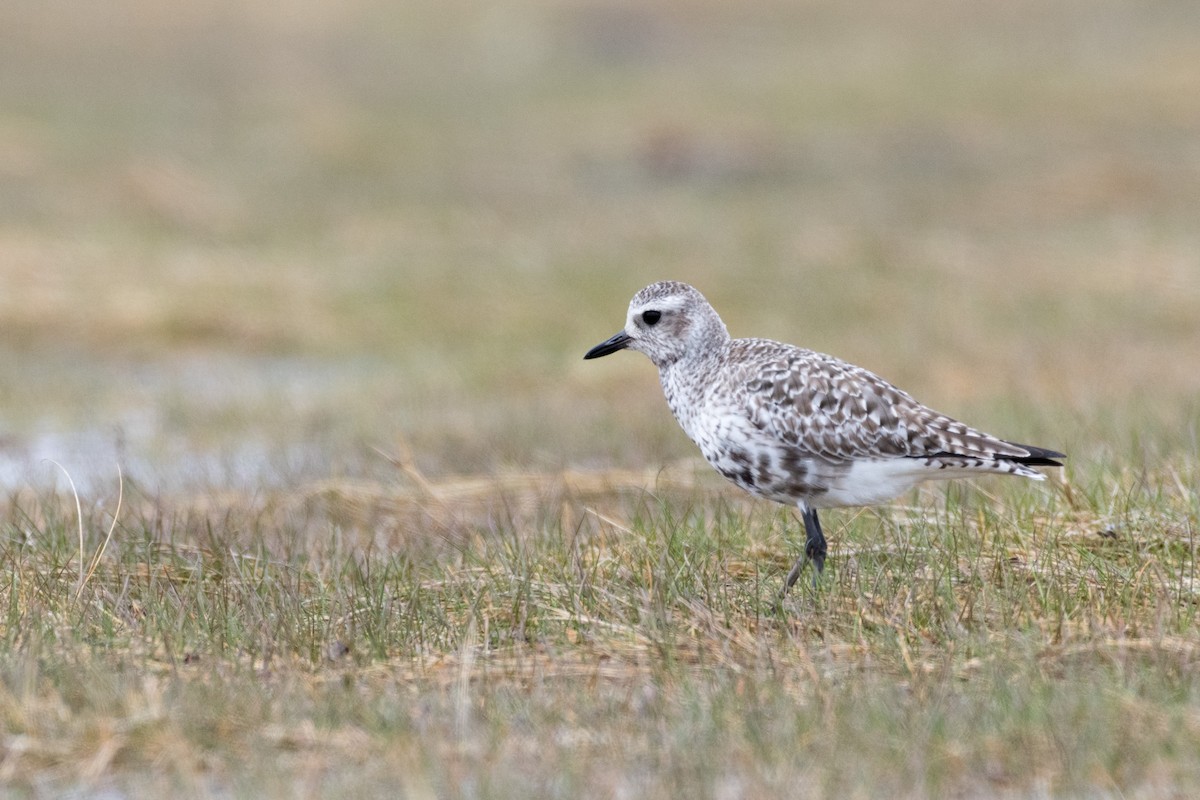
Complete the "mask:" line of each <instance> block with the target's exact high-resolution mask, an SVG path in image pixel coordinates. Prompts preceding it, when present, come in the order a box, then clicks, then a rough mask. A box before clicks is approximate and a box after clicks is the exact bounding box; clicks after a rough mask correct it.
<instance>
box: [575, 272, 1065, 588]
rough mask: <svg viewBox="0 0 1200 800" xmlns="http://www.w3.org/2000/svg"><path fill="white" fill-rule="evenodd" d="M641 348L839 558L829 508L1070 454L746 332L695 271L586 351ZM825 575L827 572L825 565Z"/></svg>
mask: <svg viewBox="0 0 1200 800" xmlns="http://www.w3.org/2000/svg"><path fill="white" fill-rule="evenodd" d="M624 349H630V350H637V351H640V352H642V353H645V354H646V355H647V356H649V358H650V360H651V361H652V362H654V366H656V367H658V376H659V379H660V380H661V382H662V387H663V392H664V394H665V395H666V398H667V405H669V406H670V407H671V412H672V413H673V414H674V415H675V419H676V420H678V421H679V424H680V426H681V427H682V428H683V430H684V432H685V433H686V434H687V435H688V437H689V438H691V440H692V441H693V442H695V443H696V444H697V445H699V447H700V452H701V453H703V454H704V458H705V459H707V460H708V463H710V464H712V465H713V467H715V468H716V470H717V471H718V472H720V473H721V474H722V475H724V476H725V477H726V478H728V479H729V480H730V481H732V482H733V483H735V484H737V485H738V486H740V487H742V488H743V489H745V490H746V491H748V492H750V493H751V494H754V495H757V496H759V497H765V498H766V499H768V500H774V501H776V502H778V503H784V504H786V505H791V506H796V507H798V508H799V509H800V514H801V516H802V518H803V519H804V530H805V534H806V537H807V540H806V542H805V545H804V551H803V552H802V553H801V554H800V556H799V557H798V558H797V559H796V562H795V565H794V566H793V567H792V569H791V571H790V572H789V573H788V576H787V580H786V582H785V584H784V587H783V591H784V592H787V590H788V589H790V588H791V586H792V584H794V583H795V582H796V579H797V578H798V577H799V576H800V572H801V570H803V568H804V565H805V563H806V561H807V560H808V559H812V561H813V563H814V564H815V565H816V569H817V573H818V574H819V573H820V572H822V571H824V568H825V553H826V544H825V535H824V533H823V532H822V531H821V523H820V520H818V519H817V509H820V508H837V507H842V506H865V505H874V504H876V503H882V502H885V501H887V500H890V499H892V498H894V497H896V496H897V495H899V494H902V493H903V492H905V491H907V490H908V489H910V488H912V487H913V486H915V485H917V484H918V483H921V482H922V481H925V480H930V479H950V478H964V477H969V476H972V475H979V474H983V473H1000V474H1004V475H1021V476H1023V477H1026V478H1033V479H1034V480H1043V479H1044V476H1043V475H1042V474H1041V473H1039V472H1038V471H1037V470H1035V469H1033V467H1061V466H1062V464H1061V463H1060V462H1059V461H1057V460H1056V459H1060V458H1065V456H1064V455H1063V454H1062V453H1057V452H1055V451H1053V450H1047V449H1045V448H1042V447H1033V446H1031V445H1027V444H1016V443H1014V442H1009V441H1005V440H1003V439H998V438H996V437H995V436H991V435H989V434H986V433H983V432H982V431H978V430H976V429H974V428H971V427H969V426H967V425H964V424H963V423H961V422H959V421H957V420H954V419H951V418H950V417H948V416H946V415H945V414H941V413H939V412H937V411H934V410H933V409H931V408H929V407H928V406H924V405H921V404H920V403H918V402H917V401H916V400H914V399H913V398H912V396H911V395H909V394H908V393H907V392H904V391H901V390H900V389H898V388H896V387H895V386H893V385H892V384H890V383H888V382H887V381H885V380H884V379H883V378H880V377H879V376H878V375H876V374H874V373H873V372H870V371H869V370H866V369H863V368H862V367H856V366H854V365H853V364H848V363H846V362H845V361H842V360H841V359H838V358H834V357H833V356H828V355H824V354H823V353H816V352H813V351H812V350H805V349H803V348H800V347H796V346H794V345H790V344H784V343H782V342H776V341H772V340H770V339H733V338H731V337H730V336H729V331H728V330H727V329H726V328H725V323H724V322H722V321H721V318H720V317H719V316H718V315H717V312H716V311H715V310H713V307H712V306H711V305H709V303H708V301H707V300H705V299H704V295H702V294H700V292H698V291H697V290H696V289H694V288H692V287H691V286H688V285H687V284H686V283H678V282H676V281H662V282H659V283H653V284H651V285H649V286H647V287H646V288H645V289H642V290H641V291H640V292H638V293H637V294H636V295H634V296H633V300H632V301H631V302H630V303H629V313H628V315H627V316H626V320H625V329H624V330H622V331H621V332H620V333H618V334H617V335H615V336H613V337H612V338H610V339H608V340H607V341H604V342H601V343H600V344H598V345H596V346H595V347H593V348H592V349H591V350H589V351H588V352H587V354H586V355H585V356H584V358H585V359H587V358H599V357H601V356H606V355H609V354H610V353H615V352H616V351H618V350H624ZM814 578H815V576H814Z"/></svg>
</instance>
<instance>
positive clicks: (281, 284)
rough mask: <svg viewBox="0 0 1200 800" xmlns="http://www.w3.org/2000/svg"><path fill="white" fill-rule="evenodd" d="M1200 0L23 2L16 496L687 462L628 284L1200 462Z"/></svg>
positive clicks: (980, 405) (0, 21)
mask: <svg viewBox="0 0 1200 800" xmlns="http://www.w3.org/2000/svg"><path fill="white" fill-rule="evenodd" d="M1198 53H1200V4H1197V3H1195V2H1194V0H1162V1H1161V2H1141V1H1139V2H1134V1H1133V0H1128V1H1126V2H1118V1H1117V0H1087V2H1083V1H1082V0H1081V1H1080V2H1059V3H1052V4H1046V3H1039V2H1025V1H1024V0H1016V1H1015V2H1006V3H989V4H963V3H959V2H951V0H913V1H912V2H905V3H899V4H898V3H893V2H877V3H867V4H845V3H838V2H833V1H832V0H809V1H808V2H784V1H783V0H753V2H739V3H728V2H718V1H717V0H687V1H686V2H685V1H684V0H665V1H664V2H654V3H646V2H587V1H582V2H553V1H552V0H496V1H494V2H467V1H466V0H449V1H447V0H440V1H439V2H408V3H389V2H383V0H350V1H349V2H342V3H331V2H320V1H319V0H293V2H289V3H274V2H259V0H239V1H238V2H233V0H191V2H188V3H154V2H148V1H147V0H111V1H110V2H105V3H76V2H65V1H62V0H7V2H5V3H3V4H2V5H0V487H3V488H5V489H7V490H9V491H12V490H14V489H17V488H19V487H22V486H28V485H35V486H37V485H51V484H55V482H58V484H59V485H62V480H63V479H62V477H61V476H60V475H58V474H57V473H56V470H55V468H54V467H52V466H51V465H50V464H49V463H48V462H47V461H46V459H54V460H56V461H58V462H60V463H62V464H63V466H64V467H65V468H67V469H68V470H69V471H70V472H71V474H72V476H73V477H74V478H75V481H76V482H77V483H78V484H79V485H80V487H81V488H82V489H84V490H85V491H103V492H113V491H115V485H116V474H115V472H116V470H115V464H116V463H117V462H119V463H120V464H121V465H122V467H123V469H124V470H125V473H126V476H127V477H130V478H132V480H133V481H134V482H135V483H136V484H137V485H140V486H141V487H143V488H145V489H146V490H148V491H151V492H161V493H170V492H206V491H213V490H223V489H244V490H250V491H254V490H258V489H262V488H270V487H280V488H282V487H288V486H292V485H297V484H303V483H306V482H314V481H325V480H331V479H335V480H336V479H346V480H356V479H378V480H392V479H395V476H396V469H395V467H394V466H393V465H392V463H391V462H389V460H388V459H387V458H385V457H384V456H383V455H381V454H380V452H378V451H382V452H383V453H386V454H391V455H397V454H403V453H409V454H411V457H412V459H413V462H414V463H415V464H416V465H417V466H418V467H419V469H420V470H421V471H422V472H424V473H425V474H426V475H429V476H432V477H437V476H441V475H453V474H491V473H497V472H502V471H505V470H556V469H560V468H563V467H566V466H575V467H583V468H593V467H594V468H600V467H608V466H616V465H620V466H631V467H637V466H651V467H652V466H654V465H656V464H660V463H663V462H666V461H670V460H673V459H677V458H680V457H688V456H691V455H693V454H694V451H693V449H692V445H691V444H690V443H689V442H688V441H687V440H686V438H685V437H684V436H683V434H682V433H680V432H679V431H678V429H677V427H676V425H675V423H674V422H673V421H672V420H671V419H670V416H669V413H668V412H667V410H666V406H665V403H664V402H663V400H662V397H661V393H660V391H659V389H658V386H657V379H656V375H655V373H654V370H653V368H652V367H651V366H650V364H649V363H648V362H646V361H645V360H644V359H642V358H641V357H640V356H635V355H618V356H616V357H613V358H610V359H605V360H604V361H602V362H588V363H585V362H583V361H582V360H581V357H582V355H583V353H584V352H585V351H586V350H587V349H588V348H589V347H590V346H591V345H593V344H595V343H597V342H599V341H601V340H602V339H604V338H606V337H608V336H609V335H611V334H612V333H614V332H615V331H616V330H617V329H618V328H619V327H620V326H621V325H622V324H623V320H624V314H625V308H626V304H627V303H628V300H629V298H630V296H631V295H632V294H633V293H634V292H635V291H636V290H637V289H639V288H640V287H642V286H643V285H645V284H647V283H650V282H652V281H654V280H658V279H662V278H674V279H679V280H685V281H688V282H690V283H693V284H695V285H696V286H697V287H698V288H700V289H701V290H702V291H703V292H705V294H706V295H707V296H708V297H709V299H710V300H711V301H712V302H713V304H714V305H715V306H716V307H717V309H718V310H719V311H720V312H721V313H722V315H723V316H724V318H725V321H726V323H727V324H728V325H729V327H730V329H731V331H732V332H733V334H734V335H742V336H746V335H759V336H768V337H772V338H777V339H783V340H786V341H790V342H794V343H797V344H801V345H804V346H808V347H811V348H813V349H817V350H821V351H825V352H832V353H835V354H837V355H839V356H841V357H843V358H846V359H848V360H850V361H853V362H856V363H859V364H862V365H864V366H867V367H869V368H872V369H874V370H875V371H877V372H879V373H881V374H883V375H884V376H885V377H887V378H889V379H891V380H893V381H894V382H897V383H899V384H900V385H901V386H903V387H905V388H907V389H909V390H910V391H911V392H912V393H913V394H915V395H916V396H917V397H918V399H921V400H923V401H925V402H927V403H929V404H931V405H933V406H935V407H936V408H939V409H940V410H944V411H945V412H947V413H950V414H952V415H954V416H958V417H961V418H964V419H966V420H968V421H970V422H972V423H974V424H976V425H978V426H980V427H983V428H985V429H988V430H992V431H994V432H996V433H998V434H1002V435H1005V436H1008V437H1010V438H1013V439H1017V440H1029V441H1033V442H1036V443H1038V444H1041V445H1045V446H1049V447H1054V448H1059V449H1065V450H1067V451H1068V452H1070V453H1071V454H1072V457H1073V462H1072V463H1073V465H1074V466H1073V468H1074V469H1078V470H1082V469H1087V468H1088V465H1089V464H1106V463H1108V464H1113V463H1122V464H1137V463H1140V462H1142V461H1145V460H1146V459H1148V458H1154V457H1158V456H1161V455H1163V454H1169V453H1171V452H1173V451H1182V452H1187V453H1190V454H1192V455H1193V456H1194V454H1195V453H1196V452H1197V450H1198V448H1197V444H1196V439H1197V418H1198V417H1200V401H1198V400H1197V398H1198V396H1200V224H1198V222H1200V57H1198V56H1197V54H1198Z"/></svg>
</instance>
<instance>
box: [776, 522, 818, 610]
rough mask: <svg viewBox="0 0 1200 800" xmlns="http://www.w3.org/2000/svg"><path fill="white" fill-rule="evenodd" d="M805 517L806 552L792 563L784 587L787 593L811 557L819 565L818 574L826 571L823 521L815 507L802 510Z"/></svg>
mask: <svg viewBox="0 0 1200 800" xmlns="http://www.w3.org/2000/svg"><path fill="white" fill-rule="evenodd" d="M801 516H802V517H803V518H804V532H805V533H806V534H807V536H808V538H807V539H806V541H805V542H804V552H803V553H801V554H800V557H799V558H797V559H796V563H795V564H793V565H792V571H791V572H789V573H788V576H787V583H786V584H785V585H784V587H783V593H784V594H787V592H788V589H791V588H792V585H793V584H794V583H795V582H796V579H797V578H799V577H800V573H801V572H802V571H803V570H804V564H805V563H806V562H807V561H808V560H809V559H810V558H811V559H812V561H813V563H814V564H815V565H816V567H817V575H820V574H821V573H822V572H824V571H825V551H826V547H825V534H824V533H823V532H822V531H821V521H820V520H819V519H817V510H816V509H815V508H805V509H804V510H803V511H802V512H801ZM817 575H814V576H813V582H814V583H815V582H816V580H817Z"/></svg>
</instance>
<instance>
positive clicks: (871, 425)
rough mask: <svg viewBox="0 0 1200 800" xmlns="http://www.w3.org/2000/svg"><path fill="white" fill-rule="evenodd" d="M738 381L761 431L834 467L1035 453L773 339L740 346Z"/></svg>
mask: <svg viewBox="0 0 1200 800" xmlns="http://www.w3.org/2000/svg"><path fill="white" fill-rule="evenodd" d="M732 347H733V348H734V349H735V350H740V351H743V352H739V353H731V356H732V357H731V359H730V363H741V364H743V369H742V370H740V371H739V372H738V373H737V374H736V375H734V376H733V380H734V381H735V382H736V385H735V386H734V387H732V388H733V389H734V390H735V391H740V392H744V406H745V407H746V408H747V409H749V414H750V422H751V423H752V424H753V425H754V426H755V427H756V428H758V429H759V430H762V431H763V432H764V433H767V434H768V435H770V436H773V437H775V438H777V439H779V440H781V441H784V442H786V443H788V444H791V445H794V446H797V447H799V448H801V449H803V450H805V451H808V452H810V453H812V455H814V456H817V457H819V458H821V459H824V460H826V461H829V462H831V463H844V462H846V461H851V460H854V459H858V458H864V457H880V456H882V457H885V458H889V457H890V458H905V457H910V458H912V457H917V458H919V457H934V456H938V455H955V456H971V457H977V458H985V459H989V460H993V459H1003V458H1021V457H1026V456H1029V455H1030V451H1028V450H1026V449H1024V448H1022V447H1020V446H1018V445H1015V444H1012V443H1009V442H1005V441H1003V440H1001V439H997V438H996V437H994V436H989V435H988V434H986V433H983V432H982V431H978V430H976V429H974V428H971V427H969V426H967V425H964V424H963V423H961V422H959V421H958V420H955V419H952V418H951V417H948V416H946V415H944V414H940V413H938V412H936V411H934V410H933V409H930V408H928V407H926V406H924V405H922V404H920V403H918V402H917V401H916V400H915V399H913V397H912V396H911V395H909V394H908V393H907V392H904V391H902V390H901V389H898V388H896V387H895V386H893V385H892V384H890V383H888V382H887V381H885V380H884V379H883V378H880V377H879V376H878V375H876V374H875V373H873V372H871V371H869V370H866V369H863V368H862V367H856V366H854V365H853V364H848V363H846V362H845V361H842V360H841V359H838V358H834V357H833V356H828V355H824V354H822V353H816V352H813V351H812V350H805V349H803V348H799V347H794V346H792V345H787V344H783V343H781V342H773V341H770V340H766V339H738V340H735V341H734V342H733V343H732Z"/></svg>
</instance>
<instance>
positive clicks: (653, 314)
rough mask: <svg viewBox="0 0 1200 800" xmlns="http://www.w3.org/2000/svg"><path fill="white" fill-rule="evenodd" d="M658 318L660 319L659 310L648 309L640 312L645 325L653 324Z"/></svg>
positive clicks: (660, 313)
mask: <svg viewBox="0 0 1200 800" xmlns="http://www.w3.org/2000/svg"><path fill="white" fill-rule="evenodd" d="M660 319H662V312H661V311H654V310H653V309H651V310H650V311H647V312H645V313H644V314H642V322H644V323H646V324H647V325H655V324H657V323H658V321H659V320H660Z"/></svg>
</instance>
